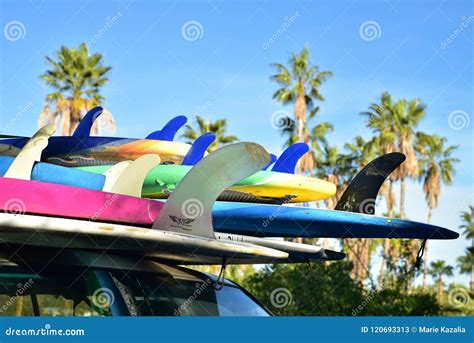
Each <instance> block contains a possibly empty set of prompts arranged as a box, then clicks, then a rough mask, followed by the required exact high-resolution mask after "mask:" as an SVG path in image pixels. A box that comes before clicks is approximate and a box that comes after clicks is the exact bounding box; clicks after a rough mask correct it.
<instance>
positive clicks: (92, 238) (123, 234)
mask: <svg viewBox="0 0 474 343" xmlns="http://www.w3.org/2000/svg"><path fill="white" fill-rule="evenodd" d="M0 238H1V240H2V241H3V242H4V243H7V244H19V245H32V246H41V247H52V248H74V249H83V250H97V251H120V252H128V253H133V254H140V255H147V256H151V257H154V258H158V259H164V260H173V261H176V262H179V263H180V264H196V263H198V262H199V263H201V262H204V263H206V262H212V263H211V264H214V263H217V264H220V263H222V257H226V258H227V261H228V262H229V263H231V261H232V260H233V259H249V258H257V257H262V258H267V259H269V260H271V259H284V258H287V257H288V254H287V253H285V252H282V251H278V250H275V249H271V248H266V247H261V246H257V245H253V244H247V243H233V242H230V241H219V240H216V239H209V238H204V237H196V236H191V235H187V234H182V233H177V232H167V231H161V230H151V229H149V228H141V227H135V226H127V225H115V224H109V223H101V222H94V221H85V220H75V219H66V218H55V217H43V216H35V215H22V214H11V213H0ZM199 263H198V264H199Z"/></svg>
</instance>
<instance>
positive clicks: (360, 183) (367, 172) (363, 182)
mask: <svg viewBox="0 0 474 343" xmlns="http://www.w3.org/2000/svg"><path fill="white" fill-rule="evenodd" d="M403 161H405V155H404V154H402V153H399V152H392V153H390V154H385V155H383V156H380V157H377V158H376V159H375V160H373V161H371V162H370V163H368V164H367V165H366V166H365V167H364V168H362V170H361V171H360V172H359V173H358V174H357V175H356V176H355V177H354V178H353V179H352V181H351V182H350V183H349V185H348V186H347V188H346V190H345V192H344V193H343V194H342V196H341V198H340V199H339V202H338V203H337V205H336V207H335V210H338V211H346V212H355V213H365V214H374V213H375V199H376V198H377V194H378V192H379V190H380V187H382V185H383V183H384V182H385V180H386V179H387V177H388V176H389V175H390V174H391V173H392V172H393V171H394V170H395V169H397V168H398V166H399V165H400V164H402V163H403Z"/></svg>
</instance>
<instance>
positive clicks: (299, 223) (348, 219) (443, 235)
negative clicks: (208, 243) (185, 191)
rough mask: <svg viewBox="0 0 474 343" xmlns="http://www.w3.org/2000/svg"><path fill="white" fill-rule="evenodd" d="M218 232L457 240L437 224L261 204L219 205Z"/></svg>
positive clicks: (216, 218) (217, 207) (216, 207)
mask: <svg viewBox="0 0 474 343" xmlns="http://www.w3.org/2000/svg"><path fill="white" fill-rule="evenodd" d="M212 215H213V219H214V228H215V230H216V231H220V232H228V233H235V234H239V235H252V236H258V237H304V238H319V237H321V238H395V239H396V238H411V239H441V240H443V239H456V238H458V237H459V234H458V233H457V232H454V231H451V230H449V229H446V228H442V227H439V226H436V225H430V224H425V223H419V222H414V221H409V220H401V219H394V218H387V217H379V216H374V215H367V214H362V213H351V212H343V211H335V210H323V209H316V208H304V207H291V206H281V207H276V206H272V205H262V204H258V205H257V204H255V205H253V204H241V203H226V202H219V203H216V204H215V206H214V209H213V212H212Z"/></svg>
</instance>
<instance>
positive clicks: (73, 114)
mask: <svg viewBox="0 0 474 343" xmlns="http://www.w3.org/2000/svg"><path fill="white" fill-rule="evenodd" d="M56 54H57V56H55V57H48V56H47V57H46V61H47V62H48V64H49V65H50V69H49V70H47V71H46V72H45V73H44V74H43V75H41V76H40V78H41V79H42V80H44V81H45V82H46V84H47V85H48V86H50V87H51V88H52V89H53V91H52V92H51V93H49V94H48V95H47V96H46V99H45V100H46V103H45V106H44V108H43V111H42V112H41V114H40V117H39V120H38V125H39V126H43V125H45V124H48V123H56V124H60V126H61V133H62V134H63V135H70V134H72V133H73V132H74V130H75V129H76V127H77V125H78V124H79V122H80V121H81V118H82V116H83V115H84V114H85V113H86V112H87V111H88V110H90V109H91V108H93V107H94V106H97V105H99V104H101V103H102V102H103V101H104V98H103V96H102V95H101V93H100V90H101V88H102V86H104V85H105V84H106V83H107V82H109V78H108V77H107V75H108V73H109V71H110V70H111V69H112V67H108V66H104V65H103V63H102V55H101V54H99V53H95V54H90V53H89V49H88V47H87V45H86V44H85V43H83V44H81V45H79V47H78V48H68V47H66V46H62V47H61V48H60V49H59V51H58V52H57V53H56ZM52 108H54V109H53V110H52ZM100 131H109V132H110V133H114V131H115V120H114V118H113V116H112V114H111V113H110V112H109V111H108V110H104V112H103V114H102V115H101V116H100V117H99V119H98V120H97V122H96V124H95V125H94V127H93V128H92V133H95V134H97V133H98V132H100Z"/></svg>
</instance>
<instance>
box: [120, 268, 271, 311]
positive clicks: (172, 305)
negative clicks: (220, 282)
mask: <svg viewBox="0 0 474 343" xmlns="http://www.w3.org/2000/svg"><path fill="white" fill-rule="evenodd" d="M128 279H129V281H126V280H124V279H122V280H121V282H124V283H125V284H128V286H129V287H131V292H132V293H133V294H134V296H135V304H136V306H137V307H138V309H139V311H140V315H149V316H153V315H154V316H268V313H267V312H266V311H265V310H264V309H263V308H262V307H261V306H260V305H259V304H258V303H256V302H255V301H254V300H253V299H252V298H250V297H249V296H248V295H247V294H245V293H244V292H243V291H242V290H241V289H239V288H237V287H233V286H224V288H222V289H221V290H215V289H214V283H213V282H212V281H211V280H210V279H204V280H189V279H183V278H177V277H172V276H171V275H168V276H162V275H155V274H147V273H138V274H132V275H129V277H128Z"/></svg>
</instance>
